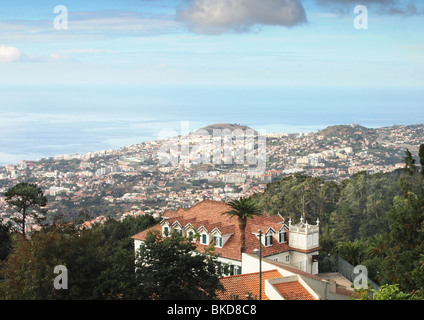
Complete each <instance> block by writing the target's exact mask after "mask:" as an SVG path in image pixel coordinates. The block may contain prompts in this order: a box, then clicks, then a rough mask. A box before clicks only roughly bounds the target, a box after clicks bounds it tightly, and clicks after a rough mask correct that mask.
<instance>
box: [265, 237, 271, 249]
mask: <svg viewBox="0 0 424 320" xmlns="http://www.w3.org/2000/svg"><path fill="white" fill-rule="evenodd" d="M269 246H272V234H267V235H266V236H265V247H269Z"/></svg>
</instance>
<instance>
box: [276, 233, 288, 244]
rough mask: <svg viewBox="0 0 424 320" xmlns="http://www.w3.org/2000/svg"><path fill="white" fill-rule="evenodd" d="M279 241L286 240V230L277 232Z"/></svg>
mask: <svg viewBox="0 0 424 320" xmlns="http://www.w3.org/2000/svg"><path fill="white" fill-rule="evenodd" d="M278 240H279V242H280V243H284V242H287V232H286V231H281V232H280V234H279V239H278Z"/></svg>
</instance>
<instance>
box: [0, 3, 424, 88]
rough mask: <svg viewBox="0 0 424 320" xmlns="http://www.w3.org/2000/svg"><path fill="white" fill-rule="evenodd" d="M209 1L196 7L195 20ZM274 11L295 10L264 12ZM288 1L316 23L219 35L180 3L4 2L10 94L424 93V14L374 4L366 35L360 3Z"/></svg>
mask: <svg viewBox="0 0 424 320" xmlns="http://www.w3.org/2000/svg"><path fill="white" fill-rule="evenodd" d="M202 1H203V2H205V3H206V2H208V0H192V1H188V2H187V1H186V2H185V3H186V4H185V5H186V6H188V9H186V12H188V11H189V9H190V8H189V6H190V5H191V6H193V7H194V4H195V3H196V2H199V3H202ZM233 1H234V2H243V1H247V2H252V1H253V2H254V1H255V0H233ZM272 1H274V2H277V3H278V2H282V3H284V1H285V0H267V1H262V2H272ZM287 1H288V2H289V3H298V5H299V6H300V7H301V8H303V9H304V11H305V15H306V21H302V20H300V21H299V23H293V25H289V26H286V25H284V22H282V23H280V21H273V23H272V22H271V23H269V24H267V21H266V19H267V17H265V18H261V17H255V16H254V17H253V18H252V17H246V21H247V20H248V19H251V20H252V19H253V22H252V21H251V22H250V23H251V25H249V26H248V27H247V29H243V30H237V29H236V28H238V26H239V25H242V24H243V23H245V21H243V18H244V17H243V16H241V17H237V16H235V17H232V16H230V17H229V20H231V19H232V18H234V20H236V22H235V23H234V24H232V25H231V21H230V22H228V23H227V25H229V26H230V27H228V28H226V27H225V26H224V27H223V30H224V31H222V30H221V31H220V32H219V33H214V32H213V31H212V32H211V33H210V32H208V30H206V29H207V27H203V29H201V28H197V29H196V28H195V27H193V24H195V23H193V22H191V21H190V22H191V25H190V23H189V20H188V19H189V18H186V19H185V20H184V19H182V18H181V17H180V14H179V13H180V12H182V11H184V9H181V7H180V6H181V5H182V3H184V2H183V1H181V3H179V1H177V0H175V1H165V0H144V1H143V0H121V1H111V0H107V1H99V0H96V1H80V0H73V1H69V3H67V2H66V1H65V2H60V3H59V2H57V1H50V0H48V1H29V0H26V1H18V2H16V1H9V0H4V1H2V2H1V4H0V46H3V47H4V48H6V49H9V51H11V50H12V48H14V49H15V55H12V57H9V58H4V59H3V62H0V72H1V73H2V74H3V76H2V77H1V78H0V84H2V85H7V84H17V85H23V84H31V85H33V84H46V85H48V84H66V85H68V84H80V85H81V84H87V85H96V84H97V85H102V84H121V85H125V84H131V85H138V84H162V85H163V84H180V85H181V84H187V85H193V84H196V85H199V84H205V85H211V84H220V85H223V84H228V85H230V84H234V85H245V84H248V85H269V84H278V85H306V84H307V85H383V86H387V85H407V86H408V85H420V86H421V85H423V83H424V66H423V64H424V62H423V59H422V53H423V50H424V43H423V39H424V37H423V36H424V32H423V31H424V29H423V27H424V24H423V15H422V14H421V11H418V13H417V14H414V15H411V14H407V13H399V14H387V13H386V14H385V13H384V10H383V9H384V7H387V6H383V5H378V6H376V5H375V3H376V2H378V1H376V0H372V1H370V0H369V1H370V4H369V12H368V19H369V22H368V25H369V28H368V29H367V30H356V29H355V28H354V27H353V21H354V19H355V17H356V16H357V15H356V14H354V13H353V9H354V7H355V6H356V5H358V4H359V1H358V2H356V1H352V0H351V1H345V2H344V5H341V6H337V2H338V1H336V0H309V1H295V0H290V1H289V0H287ZM209 2H212V1H210V0H209ZM225 2H231V1H226V0H217V1H215V3H225ZM256 2H257V3H258V2H259V3H260V2H261V1H256ZM322 2H324V3H326V2H327V3H329V4H330V5H320V3H322ZM339 2H342V1H339ZM364 2H366V1H364ZM364 2H361V3H364ZM381 2H382V3H384V2H386V3H387V2H391V1H387V0H386V1H384V0H383V1H381ZM409 3H410V1H405V2H402V1H398V2H397V4H396V5H397V7H398V8H400V9H402V8H406V5H407V4H409ZM59 4H61V5H64V6H66V8H67V10H68V18H69V20H68V29H67V30H55V29H54V27H53V21H54V19H55V17H57V16H58V15H55V14H54V13H53V10H54V8H55V7H56V6H57V5H59ZM392 6H393V5H392ZM416 6H417V8H419V10H422V9H421V8H420V7H419V5H418V4H417V5H416ZM179 8H180V9H179ZM192 11H194V9H193V10H192ZM211 11H212V9H211ZM189 13H191V14H192V16H194V14H193V13H192V12H189ZM213 13H214V12H212V14H213ZM188 15H189V14H187V15H186V16H188ZM240 15H242V14H240ZM255 18H257V20H258V23H256V24H255V23H254V22H255V20H254V19H255ZM237 19H239V20H237ZM211 20H212V19H211ZM270 20H272V17H271V18H270ZM282 20H284V19H282ZM237 21H238V22H237ZM214 22H215V21H212V22H211V23H210V25H209V26H211V25H212V26H213V23H214ZM237 23H238V24H237ZM215 25H217V23H215ZM232 26H235V27H234V28H232ZM209 29H212V27H211V28H209ZM199 30H200V32H199ZM0 52H1V51H0ZM13 57H15V58H13ZM5 60H6V61H5ZM0 61H2V59H1V53H0ZM4 75H7V76H4Z"/></svg>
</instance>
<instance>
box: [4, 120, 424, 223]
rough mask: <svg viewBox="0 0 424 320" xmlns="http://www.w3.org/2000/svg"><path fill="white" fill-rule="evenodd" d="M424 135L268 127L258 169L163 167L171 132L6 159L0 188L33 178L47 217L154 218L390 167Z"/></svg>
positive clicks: (402, 129) (406, 129)
mask: <svg viewBox="0 0 424 320" xmlns="http://www.w3.org/2000/svg"><path fill="white" fill-rule="evenodd" d="M423 133H424V125H413V126H393V127H386V128H378V129H369V128H365V127H362V126H359V125H357V124H352V125H345V126H333V127H328V128H326V129H324V130H321V131H318V132H315V133H312V132H310V133H299V134H284V133H267V134H266V159H267V165H266V170H265V171H263V172H255V171H252V172H251V171H248V170H247V169H248V166H246V165H236V164H234V165H233V164H229V165H213V164H197V165H195V164H193V163H189V162H188V163H178V164H176V165H169V164H168V165H161V164H160V163H159V161H158V152H159V150H160V149H161V146H163V145H164V144H165V143H169V142H170V141H171V140H172V139H175V138H170V139H168V140H161V141H159V140H158V141H147V142H143V143H140V144H136V145H131V146H126V147H123V148H121V149H119V150H104V151H95V152H92V153H87V154H84V155H78V154H73V155H57V156H54V157H50V158H44V159H39V160H36V161H34V160H33V161H31V160H22V161H20V162H19V163H17V164H10V165H6V166H4V167H1V168H0V192H1V194H3V193H4V192H6V191H7V190H8V188H10V187H12V186H13V185H14V184H16V183H18V182H20V181H26V182H34V183H36V184H37V185H38V186H40V187H41V188H42V189H43V191H44V194H45V195H46V196H47V197H48V200H49V201H48V207H47V209H48V217H52V216H53V215H54V214H55V213H58V212H59V213H60V214H61V215H63V216H66V217H75V216H77V215H78V214H79V213H81V212H85V213H87V214H88V218H87V219H88V220H87V222H86V223H87V224H91V223H95V222H100V223H101V222H104V221H105V220H106V218H108V217H113V218H117V219H122V218H124V217H126V216H136V215H141V214H146V213H149V214H152V215H153V216H160V215H161V214H162V213H163V212H164V211H165V210H176V209H177V208H187V207H191V206H192V205H194V204H195V203H198V202H199V201H202V200H215V201H225V200H229V199H236V198H239V197H241V196H251V195H252V194H255V193H261V192H263V191H264V190H265V188H266V185H267V183H269V182H272V181H275V180H279V179H281V178H282V177H284V176H288V175H293V174H296V173H298V174H304V175H308V176H315V177H320V178H322V179H323V180H324V181H336V182H338V183H340V182H341V181H343V180H344V179H346V178H349V177H350V176H351V175H352V174H355V173H357V172H360V171H366V172H368V173H377V172H390V171H394V170H395V169H398V168H402V167H404V165H405V164H404V156H405V150H406V149H409V150H410V151H411V152H412V153H413V154H416V152H417V147H418V146H419V144H420V143H423V140H422V137H423ZM13 214H14V211H13V210H12V209H11V208H10V207H9V206H8V204H7V203H6V202H5V198H4V196H2V197H0V218H2V219H3V220H4V221H5V222H7V221H8V220H9V219H10V218H11V217H12V216H13ZM91 219H92V220H91ZM31 227H32V228H37V225H35V224H34V223H32V224H31Z"/></svg>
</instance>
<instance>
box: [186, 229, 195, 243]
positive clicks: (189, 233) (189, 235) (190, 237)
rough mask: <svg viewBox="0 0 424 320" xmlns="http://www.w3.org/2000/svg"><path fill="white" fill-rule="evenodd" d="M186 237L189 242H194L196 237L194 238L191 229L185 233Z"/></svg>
mask: <svg viewBox="0 0 424 320" xmlns="http://www.w3.org/2000/svg"><path fill="white" fill-rule="evenodd" d="M187 238H188V240H189V241H191V242H196V238H195V236H194V232H193V231H189V232H188V234H187Z"/></svg>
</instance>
